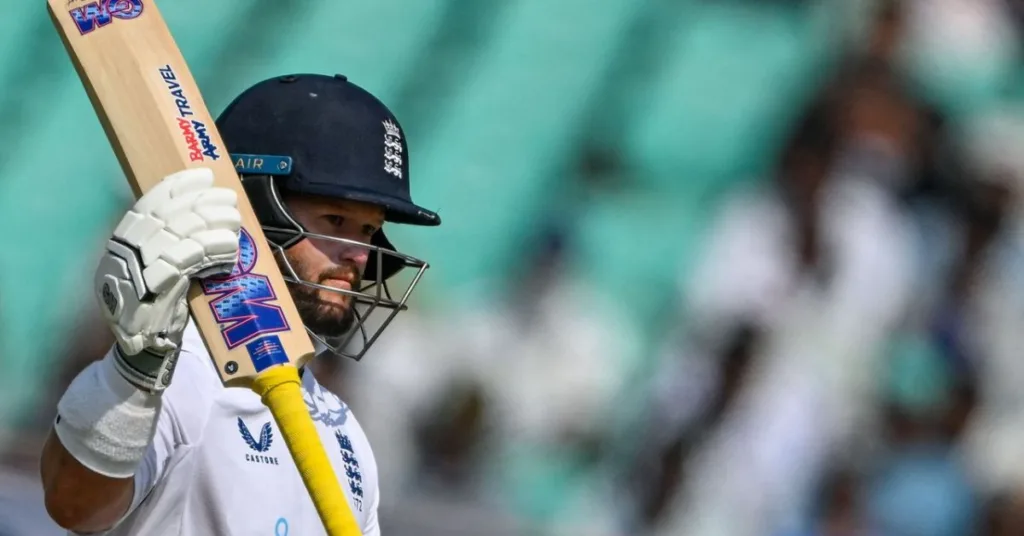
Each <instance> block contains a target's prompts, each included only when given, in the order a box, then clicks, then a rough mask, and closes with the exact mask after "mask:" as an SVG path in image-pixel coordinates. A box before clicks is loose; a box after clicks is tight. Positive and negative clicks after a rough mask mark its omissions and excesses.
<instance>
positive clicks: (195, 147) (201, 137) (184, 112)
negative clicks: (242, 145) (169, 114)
mask: <svg viewBox="0 0 1024 536" xmlns="http://www.w3.org/2000/svg"><path fill="white" fill-rule="evenodd" d="M160 77H161V78H163V80H164V83H165V84H167V92H168V93H169V94H170V95H171V96H172V97H174V104H175V106H177V108H178V117H177V119H178V128H180V129H181V135H182V137H183V138H184V139H185V145H186V146H187V147H188V158H189V160H191V161H192V162H205V161H206V158H209V159H210V160H217V159H218V158H220V154H218V153H217V150H218V149H217V146H216V145H214V143H213V140H211V139H210V134H209V133H208V132H207V128H206V123H204V122H202V121H200V120H198V119H196V118H195V112H193V111H192V105H191V104H190V103H189V100H188V97H186V96H185V89H184V88H182V87H181V82H180V81H179V80H178V75H176V74H175V73H174V69H173V68H172V67H171V66H170V65H165V66H163V67H161V68H160Z"/></svg>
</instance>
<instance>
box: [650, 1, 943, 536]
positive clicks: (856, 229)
mask: <svg viewBox="0 0 1024 536" xmlns="http://www.w3.org/2000/svg"><path fill="white" fill-rule="evenodd" d="M889 15H891V13H890V14H889ZM881 22H882V24H880V25H879V33H880V34H882V35H881V36H879V37H884V35H885V34H886V33H888V32H890V31H891V25H892V23H893V21H892V20H888V19H882V20H881ZM879 41H880V43H881V44H880V46H885V45H886V42H887V40H885V39H879ZM888 41H890V42H891V40H888ZM872 52H874V51H872ZM818 107H819V108H818V110H817V111H816V112H815V113H817V114H818V115H819V118H818V119H817V121H818V122H819V123H820V124H821V125H822V126H821V127H820V128H819V129H818V132H814V129H811V132H810V133H808V132H804V133H800V129H798V134H797V139H799V138H801V137H803V138H804V139H805V140H806V141H804V143H803V144H799V143H794V144H791V145H790V146H789V147H787V148H786V150H784V154H783V155H782V167H781V169H780V171H779V173H778V174H777V176H776V177H775V179H776V180H777V182H776V183H774V185H775V186H774V187H770V186H762V187H760V188H755V189H754V190H753V191H741V192H738V193H737V194H736V195H735V196H734V197H733V198H732V199H730V200H729V201H728V202H727V203H726V205H725V208H724V209H723V210H722V213H721V216H720V218H719V220H718V221H717V223H716V224H715V225H713V227H712V230H711V233H710V236H709V238H708V244H709V247H708V250H707V251H706V252H705V254H704V257H703V259H702V264H701V266H700V267H699V268H698V269H697V271H696V273H695V276H694V277H693V279H692V280H689V281H686V282H685V291H684V297H685V299H686V305H685V309H686V311H687V313H688V314H689V315H690V316H691V317H695V321H694V324H695V326H694V330H696V331H697V332H698V333H700V334H701V335H695V336H691V337H690V338H689V340H688V342H687V343H686V349H685V350H682V351H678V350H677V351H670V352H668V355H667V356H666V366H667V367H668V368H669V370H671V369H672V368H675V367H678V370H677V371H674V373H672V372H667V373H666V374H665V375H664V377H666V378H670V377H675V378H683V379H684V382H685V383H684V386H679V385H677V386H674V387H672V388H669V389H667V390H666V391H668V392H669V393H671V395H670V396H666V397H665V400H667V402H665V403H664V406H665V407H666V408H667V409H665V410H663V412H664V413H671V412H672V411H673V410H675V411H676V412H679V413H682V414H684V415H685V414H689V413H691V412H692V411H693V410H692V408H691V407H688V406H693V405H694V404H695V403H698V404H699V402H700V390H702V389H705V386H702V385H701V381H700V379H699V378H704V377H706V376H703V375H701V374H700V371H701V370H711V371H713V370H714V369H715V367H716V365H715V363H713V362H710V363H709V362H708V358H707V357H702V356H706V355H710V356H712V358H713V356H714V355H715V354H716V352H715V351H714V349H713V347H710V348H709V347H708V346H704V345H702V344H701V343H702V342H703V336H707V334H713V333H716V332H717V333H728V332H729V331H730V326H735V325H736V324H737V321H747V322H749V321H753V323H754V324H755V325H757V326H759V327H760V331H761V333H762V336H761V339H760V342H759V343H758V345H757V346H758V348H757V351H756V353H755V354H754V355H753V356H752V358H751V364H750V365H749V366H750V370H749V371H748V372H747V373H746V379H745V381H744V384H745V385H744V386H742V387H741V390H740V393H739V394H738V395H737V396H736V400H735V402H734V403H733V405H732V407H731V408H730V409H729V410H728V411H726V412H725V414H724V415H723V417H722V420H721V421H720V422H719V423H718V424H717V425H715V426H714V427H713V428H712V429H711V430H709V431H708V432H707V435H706V436H705V437H704V438H702V439H701V440H700V442H699V444H697V445H696V446H695V447H694V449H695V450H694V452H693V454H691V456H690V457H689V459H687V460H684V462H683V463H684V465H685V467H684V469H683V472H684V474H687V475H688V476H687V478H686V479H685V480H684V481H683V482H682V483H681V484H680V489H679V490H678V492H677V493H676V495H675V497H674V498H673V499H672V500H671V503H670V504H669V505H668V507H667V509H666V512H665V514H664V517H663V519H662V520H661V522H660V524H659V525H658V526H657V528H656V529H655V530H654V531H653V532H654V533H655V534H659V535H662V534H664V535H668V534H691V535H697V536H702V535H717V534H730V535H737V536H742V535H748V534H749V535H755V534H756V535H761V534H765V533H777V531H779V530H782V529H786V528H790V527H794V526H798V525H799V522H800V514H801V513H802V512H801V511H802V510H803V508H804V506H805V504H804V502H805V501H806V497H807V495H808V494H810V493H811V489H812V486H813V485H814V482H815V481H816V480H817V479H818V478H819V474H820V473H821V472H822V471H823V470H824V466H825V464H826V463H827V462H828V460H829V457H830V455H831V454H832V453H833V451H834V450H836V449H839V448H841V447H842V445H843V444H844V443H845V442H846V441H847V440H849V439H850V438H851V437H853V436H855V435H856V434H857V433H858V431H859V430H861V429H862V428H863V427H864V426H866V425H868V424H869V423H871V422H872V420H873V419H872V416H873V408H872V405H871V396H872V391H873V389H874V385H873V383H874V382H873V381H872V380H873V372H874V370H875V368H876V366H877V364H878V354H879V350H880V348H881V345H882V344H883V343H884V341H885V340H886V338H887V336H888V334H889V332H890V330H891V329H892V328H893V326H895V325H896V323H897V322H898V320H899V319H900V318H901V316H902V315H903V314H904V312H905V309H906V307H907V303H908V297H909V290H910V282H911V277H912V273H913V270H914V266H913V262H914V259H913V257H912V254H911V248H912V245H913V238H912V234H911V233H912V227H911V222H910V221H909V219H908V217H907V214H906V213H905V210H904V207H903V206H902V205H901V204H900V202H899V200H898V198H897V193H898V192H899V191H901V190H902V189H904V188H905V187H906V186H907V182H908V181H911V180H912V178H913V177H914V176H915V173H916V169H917V158H918V151H919V148H918V147H917V144H918V139H919V133H920V131H921V129H923V126H924V125H923V118H922V116H921V114H920V111H919V110H918V109H917V107H916V105H915V103H913V102H912V101H910V100H909V99H908V98H907V96H906V95H905V94H904V93H903V92H902V91H901V89H900V87H899V84H898V83H897V80H896V78H895V76H894V75H893V73H892V72H891V70H890V69H889V68H888V66H887V65H886V64H885V63H884V62H880V61H877V58H875V57H871V56H870V55H869V57H868V58H867V59H866V60H865V61H863V62H857V63H855V67H853V68H852V69H850V70H849V71H848V72H847V73H846V76H841V77H840V78H839V79H838V80H837V82H836V83H835V84H833V85H832V86H830V88H829V89H828V90H827V91H825V92H824V97H823V98H822V101H821V103H820V104H819V105H818ZM810 115H811V116H812V117H813V115H814V113H812V114H810ZM808 123H811V121H808ZM804 126H805V128H806V123H805V125H804ZM829 136H831V142H832V143H831V144H825V142H824V141H823V140H828V139H829ZM816 144H817V145H823V147H821V148H820V149H818V151H817V152H815V151H813V150H811V149H812V148H814V147H815V145H816ZM712 338H714V337H713V335H712ZM694 367H696V370H695V369H694ZM712 374H714V373H713V372H712ZM687 377H689V381H685V380H686V379H687ZM685 385H689V387H688V388H687V387H685ZM705 396H706V395H705ZM694 397H697V400H694Z"/></svg>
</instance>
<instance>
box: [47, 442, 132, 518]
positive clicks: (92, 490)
mask: <svg viewBox="0 0 1024 536" xmlns="http://www.w3.org/2000/svg"><path fill="white" fill-rule="evenodd" d="M40 471H41V473H42V481H43V490H44V492H45V501H46V511H47V513H49V514H50V517H51V518H53V520H54V522H55V523H57V524H58V525H60V526H61V527H62V528H64V529H67V530H72V531H75V532H81V533H90V532H100V531H103V530H106V529H109V528H110V527H112V526H113V525H114V523H116V522H117V520H118V519H120V518H121V516H123V515H124V514H125V512H127V511H128V507H129V506H130V505H131V501H132V497H133V495H134V493H135V480H134V479H133V478H131V477H128V478H111V477H108V476H104V475H101V474H99V473H96V472H94V471H92V470H91V469H89V468H87V467H85V466H84V465H82V464H81V462H79V461H78V460H76V459H75V457H74V456H72V455H71V453H69V452H68V451H67V449H65V448H64V445H63V444H61V442H60V439H59V438H58V437H57V435H56V434H54V433H53V432H51V433H50V436H49V437H48V438H47V440H46V444H45V445H44V447H43V454H42V460H41V466H40Z"/></svg>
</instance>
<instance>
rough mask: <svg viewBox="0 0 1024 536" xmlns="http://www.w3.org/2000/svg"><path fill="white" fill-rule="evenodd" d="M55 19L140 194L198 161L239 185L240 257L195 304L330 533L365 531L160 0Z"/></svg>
mask: <svg viewBox="0 0 1024 536" xmlns="http://www.w3.org/2000/svg"><path fill="white" fill-rule="evenodd" d="M47 7H48V11H49V13H50V17H51V19H52V20H53V23H54V26H55V27H56V29H57V32H58V33H59V34H60V36H61V39H62V40H63V42H64V46H65V48H66V49H67V51H68V54H69V55H70V57H71V60H72V63H73V64H74V65H75V68H76V70H77V72H78V76H79V78H80V79H81V81H82V84H83V86H85V90H86V92H87V93H88V95H89V98H90V100H91V101H92V105H93V108H94V109H95V111H96V115H97V116H98V117H99V120H100V122H101V123H102V124H103V128H104V130H105V132H106V135H107V138H108V140H109V141H110V144H111V146H112V148H113V149H114V152H115V153H116V154H117V158H118V161H119V162H120V164H121V167H122V169H123V170H124V173H125V175H126V176H127V178H128V182H129V183H130V184H131V187H132V190H133V191H134V193H135V195H136V197H138V196H140V195H141V194H142V193H144V192H146V191H148V190H149V189H150V188H151V187H153V186H155V185H156V184H157V183H158V182H159V181H160V180H161V179H162V178H163V177H165V176H167V175H170V174H171V173H174V172H177V171H181V170H183V169H186V168H190V167H197V166H206V167H209V168H212V169H213V172H214V176H215V177H216V179H215V180H216V184H217V185H218V186H224V187H228V188H232V189H234V190H235V191H236V192H238V194H239V195H238V208H239V211H240V212H241V214H242V232H241V236H240V240H239V261H238V263H237V264H236V266H235V268H234V271H233V272H232V273H231V275H230V276H228V277H221V278H211V279H206V280H203V281H201V282H195V283H193V284H192V286H191V288H190V289H189V297H188V301H189V308H190V310H191V314H192V317H193V319H194V321H195V323H196V325H197V327H198V328H199V331H200V332H201V333H202V336H203V340H204V342H205V344H206V348H207V349H208V350H209V353H210V356H211V357H212V358H213V361H214V363H215V365H216V367H217V370H218V371H219V374H220V377H221V380H222V381H223V383H224V385H225V386H227V387H241V388H248V389H252V390H253V391H255V392H256V393H258V394H259V395H260V397H261V399H262V400H263V402H264V404H266V405H267V406H268V407H269V408H270V411H271V412H272V413H273V415H274V419H275V421H276V422H277V425H278V427H279V428H280V431H281V435H282V436H283V437H284V439H285V443H286V444H287V446H288V449H289V451H290V452H291V455H292V458H293V459H294V460H295V464H296V466H298V469H299V472H300V473H301V476H302V479H303V482H304V483H305V485H306V488H307V489H308V491H309V494H310V497H311V498H312V500H313V502H314V504H315V506H316V510H317V512H318V513H319V515H320V518H321V520H322V521H323V523H324V527H325V528H326V530H327V533H328V534H329V535H331V536H357V535H360V534H362V531H361V530H360V529H359V526H358V524H357V523H356V521H355V518H354V517H353V515H352V512H351V511H350V510H349V508H348V505H347V504H346V501H345V496H344V494H343V492H342V491H341V487H340V484H339V480H338V478H337V477H336V476H335V473H334V470H333V469H332V467H331V464H330V461H329V460H328V458H327V454H326V452H325V450H324V447H323V445H322V444H321V442H320V437H319V435H318V434H317V432H316V428H315V426H314V424H313V420H312V418H311V417H310V415H309V411H308V410H307V408H306V405H305V402H304V401H303V399H302V394H301V390H300V389H301V384H300V381H299V375H298V367H301V366H302V365H303V364H304V363H305V362H306V361H308V360H309V359H310V358H311V357H312V356H313V353H314V350H313V345H312V343H311V341H310V339H309V336H308V334H307V333H306V331H305V328H304V326H303V324H302V320H301V319H300V318H299V314H298V310H297V309H296V308H295V304H294V302H293V301H292V298H291V295H290V294H289V292H288V289H287V287H286V286H285V282H284V279H283V278H282V276H281V272H280V269H279V268H278V266H277V264H276V262H275V260H274V256H273V253H272V252H271V249H270V247H269V246H268V245H267V241H266V238H265V237H264V235H263V231H262V229H261V228H260V225H259V222H258V221H257V219H256V215H255V214H254V213H253V210H252V206H251V205H250V203H249V199H248V198H247V197H246V194H245V191H244V189H243V188H242V183H241V181H240V180H239V178H238V175H237V173H236V172H235V168H234V165H233V164H232V162H231V156H230V155H229V154H228V152H227V150H226V148H225V146H224V142H223V140H222V139H221V136H220V134H219V133H218V132H217V128H216V125H215V123H214V120H213V118H212V117H211V116H210V113H209V111H208V110H207V108H206V104H205V103H204V102H203V99H202V96H201V95H200V93H199V88H198V87H197V86H196V82H195V80H194V79H193V78H192V74H191V73H190V72H189V69H188V65H187V64H186V63H185V60H184V58H183V57H182V54H181V51H180V50H179V48H178V46H177V44H176V43H175V41H174V38H173V37H172V36H171V33H170V30H169V29H168V27H167V24H166V23H165V22H164V19H163V17H162V16H161V14H160V11H159V10H158V9H157V6H156V4H155V3H154V1H153V0H47Z"/></svg>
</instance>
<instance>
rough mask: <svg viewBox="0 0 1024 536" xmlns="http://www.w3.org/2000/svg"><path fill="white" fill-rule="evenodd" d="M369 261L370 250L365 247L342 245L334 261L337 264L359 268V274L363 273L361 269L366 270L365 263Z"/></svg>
mask: <svg viewBox="0 0 1024 536" xmlns="http://www.w3.org/2000/svg"><path fill="white" fill-rule="evenodd" d="M369 259H370V250H369V248H367V247H365V246H357V245H354V244H344V245H342V247H341V249H340V250H339V252H338V257H337V259H335V261H336V262H337V263H338V264H342V265H345V264H354V265H356V266H357V267H358V268H359V273H360V274H362V273H363V269H364V268H366V262H367V261H368V260H369Z"/></svg>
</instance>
